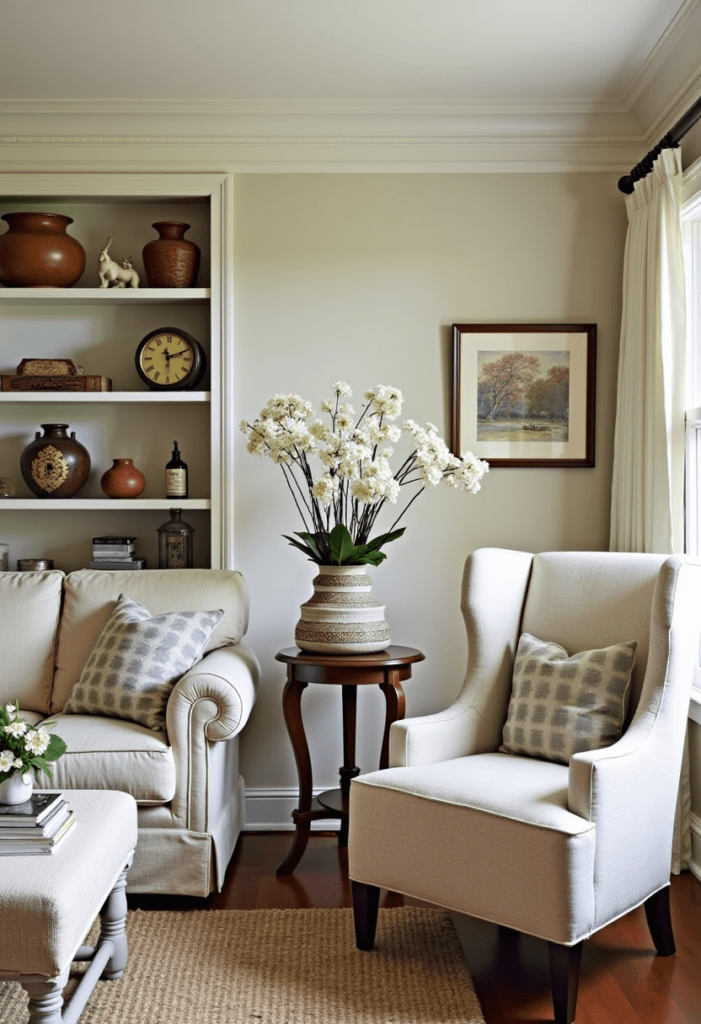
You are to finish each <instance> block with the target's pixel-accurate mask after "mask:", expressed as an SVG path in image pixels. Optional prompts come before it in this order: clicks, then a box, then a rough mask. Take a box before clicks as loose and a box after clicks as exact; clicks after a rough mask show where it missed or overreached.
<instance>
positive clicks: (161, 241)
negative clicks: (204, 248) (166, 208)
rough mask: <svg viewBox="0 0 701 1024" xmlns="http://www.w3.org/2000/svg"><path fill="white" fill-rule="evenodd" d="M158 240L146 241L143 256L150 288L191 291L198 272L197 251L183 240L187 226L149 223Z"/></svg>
mask: <svg viewBox="0 0 701 1024" xmlns="http://www.w3.org/2000/svg"><path fill="white" fill-rule="evenodd" d="M151 226H152V227H154V228H155V229H156V231H157V232H158V234H159V235H160V238H154V240H153V241H152V242H147V243H146V245H145V246H144V248H143V252H142V254H141V255H142V256H143V260H144V268H145V270H146V277H147V279H148V283H149V285H150V286H151V288H194V287H195V283H196V281H197V273H198V271H199V269H200V249H199V246H198V245H195V243H194V242H188V241H187V240H186V239H185V232H186V231H188V230H189V229H190V225H189V224H184V223H183V222H182V221H179V220H161V221H159V222H158V223H157V224H152V225H151Z"/></svg>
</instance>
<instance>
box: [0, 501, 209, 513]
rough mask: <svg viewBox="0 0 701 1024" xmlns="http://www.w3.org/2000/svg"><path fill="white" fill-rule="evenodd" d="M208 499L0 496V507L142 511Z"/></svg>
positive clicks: (198, 504) (202, 504)
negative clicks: (1, 497)
mask: <svg viewBox="0 0 701 1024" xmlns="http://www.w3.org/2000/svg"><path fill="white" fill-rule="evenodd" d="M211 507H212V502H211V499H210V498H3V499H0V509H4V510H5V511H7V510H9V509H14V510H15V511H18V512H19V511H21V512H29V511H35V512H46V511H48V510H49V509H63V510H66V511H71V512H73V511H75V512H80V511H83V512H84V511H86V510H89V509H100V510H102V511H106V510H108V509H109V510H114V509H119V510H123V509H129V510H130V511H136V510H137V509H139V510H141V511H143V510H144V509H146V510H149V509H153V510H158V509H162V510H164V511H166V512H167V511H168V509H171V508H182V509H188V508H190V509H211Z"/></svg>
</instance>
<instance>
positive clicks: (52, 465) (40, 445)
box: [19, 423, 90, 498]
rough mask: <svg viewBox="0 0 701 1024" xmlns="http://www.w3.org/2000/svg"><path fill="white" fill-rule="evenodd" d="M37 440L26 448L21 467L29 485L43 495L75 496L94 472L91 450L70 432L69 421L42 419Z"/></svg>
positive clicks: (55, 496)
mask: <svg viewBox="0 0 701 1024" xmlns="http://www.w3.org/2000/svg"><path fill="white" fill-rule="evenodd" d="M41 429H42V430H43V431H44V434H43V436H42V435H41V433H40V432H39V431H37V432H36V435H35V437H34V440H33V441H32V442H31V443H30V444H28V445H27V447H26V448H25V449H24V451H23V452H22V457H21V459H20V464H19V467H20V469H21V471H22V476H23V477H24V481H25V483H26V484H27V486H28V487H29V488H30V490H32V491H33V492H34V494H36V495H37V497H39V498H72V497H73V495H74V494H77V493H78V491H79V490H80V488H81V487H82V486H83V484H84V483H85V481H86V480H87V479H88V473H89V472H90V454H89V452H88V450H87V448H84V447H83V445H82V444H81V443H80V441H76V439H75V430H74V431H72V432H71V435H70V437H69V436H68V424H67V423H42V424H41Z"/></svg>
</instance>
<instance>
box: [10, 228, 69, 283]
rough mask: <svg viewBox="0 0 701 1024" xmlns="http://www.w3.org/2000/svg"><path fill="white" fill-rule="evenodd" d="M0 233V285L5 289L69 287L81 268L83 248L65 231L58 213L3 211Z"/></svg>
mask: <svg viewBox="0 0 701 1024" xmlns="http://www.w3.org/2000/svg"><path fill="white" fill-rule="evenodd" d="M2 219H3V220H4V221H7V223H8V224H9V226H10V230H9V231H7V232H5V234H4V235H0V284H4V285H5V287H6V288H70V286H71V285H72V284H75V283H76V281H78V280H79V279H80V277H81V275H82V273H83V271H84V270H85V249H84V248H83V246H82V245H81V244H80V242H79V241H78V239H77V238H71V236H70V235H67V234H66V228H67V227H68V225H69V224H72V223H73V218H72V217H64V216H63V214H61V213H6V214H4V215H3V218H2Z"/></svg>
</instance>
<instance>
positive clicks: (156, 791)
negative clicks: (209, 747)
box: [37, 715, 175, 804]
mask: <svg viewBox="0 0 701 1024" xmlns="http://www.w3.org/2000/svg"><path fill="white" fill-rule="evenodd" d="M51 721H52V722H55V723H56V726H55V728H54V729H53V730H52V731H53V732H56V733H57V734H58V735H59V736H60V737H61V739H63V740H65V741H66V744H67V746H68V750H67V752H66V753H65V754H64V755H63V757H61V758H59V760H58V761H56V762H54V764H52V765H51V766H50V767H51V771H52V774H53V780H51V779H48V778H47V777H46V776H45V775H42V777H41V778H40V779H39V780H38V783H37V784H38V785H39V786H41V787H43V788H45V789H116V790H121V791H122V792H124V793H130V794H131V795H132V796H133V797H134V799H135V800H136V802H137V803H139V804H166V803H169V802H170V801H171V800H172V799H173V796H174V795H175V762H174V760H173V751H172V749H171V747H170V746H169V744H168V740H167V737H166V734H165V733H164V732H154V731H153V730H152V729H147V728H145V727H144V726H143V725H137V724H136V723H135V722H127V721H123V720H122V719H119V718H101V717H100V716H98V715H53V716H52V718H51Z"/></svg>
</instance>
